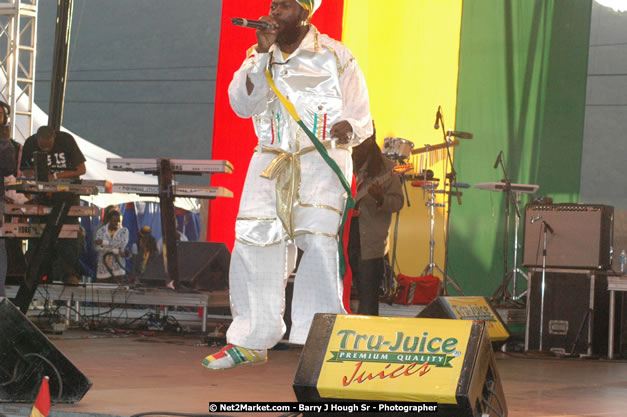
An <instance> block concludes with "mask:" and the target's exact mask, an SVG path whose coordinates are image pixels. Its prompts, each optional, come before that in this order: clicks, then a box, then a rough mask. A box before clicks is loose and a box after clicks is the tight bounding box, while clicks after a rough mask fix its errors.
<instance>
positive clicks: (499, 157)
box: [494, 151, 503, 169]
mask: <svg viewBox="0 0 627 417" xmlns="http://www.w3.org/2000/svg"><path fill="white" fill-rule="evenodd" d="M502 158H503V151H500V152H499V154H498V156H497V157H496V162H494V169H496V167H497V166H499V162H501V159H502Z"/></svg>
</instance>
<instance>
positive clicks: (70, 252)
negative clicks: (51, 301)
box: [21, 126, 86, 284]
mask: <svg viewBox="0 0 627 417" xmlns="http://www.w3.org/2000/svg"><path fill="white" fill-rule="evenodd" d="M35 152H44V153H45V154H46V158H47V162H48V178H47V180H51V181H54V180H56V179H66V180H78V179H79V178H80V176H81V175H83V174H84V173H85V171H86V168H85V156H84V155H83V153H82V152H81V150H80V149H79V147H78V145H77V144H76V141H75V140H74V137H73V136H72V135H70V134H69V133H66V132H60V131H57V132H55V131H54V129H52V128H51V127H49V126H42V127H40V128H39V129H38V130H37V133H36V134H35V135H33V136H31V137H29V138H28V139H26V142H24V148H23V150H22V159H21V168H22V170H23V172H24V175H25V176H27V177H32V178H34V176H35ZM40 180H41V179H40ZM39 200H40V202H41V203H42V204H51V203H52V201H50V200H48V199H46V198H41V197H40V198H39ZM73 204H74V205H78V204H79V199H78V197H77V198H76V201H75V202H73ZM77 222H78V219H77V218H68V219H67V220H66V222H65V223H77ZM81 250H82V246H81V239H59V241H58V242H57V244H56V245H55V247H54V250H53V251H54V253H52V254H51V257H50V259H51V260H52V266H51V271H50V272H51V275H52V277H51V278H52V280H54V281H63V282H65V283H69V284H77V283H78V276H79V272H78V271H79V263H78V258H79V256H80V253H81Z"/></svg>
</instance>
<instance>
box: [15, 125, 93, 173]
mask: <svg viewBox="0 0 627 417" xmlns="http://www.w3.org/2000/svg"><path fill="white" fill-rule="evenodd" d="M35 152H45V153H46V154H47V158H48V168H49V170H50V173H49V178H48V179H57V178H58V179H61V178H63V179H78V178H79V177H80V176H81V175H83V174H84V173H85V171H86V169H85V156H84V155H83V153H82V152H81V150H80V149H79V148H78V145H77V144H76V141H75V140H74V137H73V136H72V135H70V134H69V133H66V132H55V131H54V130H53V129H52V128H51V127H48V126H42V127H40V128H39V129H38V130H37V133H36V134H34V135H33V136H31V137H29V138H28V139H26V142H24V148H23V150H22V163H21V167H22V170H23V171H24V175H26V176H27V177H34V169H35Z"/></svg>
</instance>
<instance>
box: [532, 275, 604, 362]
mask: <svg viewBox="0 0 627 417" xmlns="http://www.w3.org/2000/svg"><path fill="white" fill-rule="evenodd" d="M541 310H542V272H541V271H540V270H535V271H532V274H531V280H530V283H529V310H528V317H527V325H528V328H527V329H526V333H527V338H526V343H525V348H526V350H534V351H545V352H549V351H552V352H555V353H564V354H571V353H572V354H583V355H587V354H593V355H599V356H604V355H606V354H607V343H608V335H609V334H608V321H609V292H608V291H607V277H606V276H605V275H596V276H593V275H590V274H588V273H586V272H583V271H581V272H579V271H574V272H573V271H570V272H564V271H551V270H548V271H547V272H546V277H545V286H544V317H543V319H542V320H541ZM540 323H542V326H541V325H540ZM540 335H542V346H540Z"/></svg>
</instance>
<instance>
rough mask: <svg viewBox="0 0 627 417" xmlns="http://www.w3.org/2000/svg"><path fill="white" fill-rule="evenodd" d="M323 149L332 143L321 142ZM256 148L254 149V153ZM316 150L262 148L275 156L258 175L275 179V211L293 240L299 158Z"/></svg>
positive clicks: (311, 147) (298, 183)
mask: <svg viewBox="0 0 627 417" xmlns="http://www.w3.org/2000/svg"><path fill="white" fill-rule="evenodd" d="M323 144H324V147H325V148H331V147H332V146H333V145H332V142H331V141H328V142H323ZM336 148H338V149H344V150H347V151H350V147H348V146H345V145H336ZM257 150H258V148H257V149H256V151H257ZM315 150H316V148H315V147H313V146H309V147H306V148H303V149H300V150H299V151H297V152H287V151H285V150H283V149H279V148H271V147H268V146H262V147H261V152H264V153H274V154H277V156H276V157H275V158H274V159H273V160H272V162H270V164H269V165H268V166H267V167H266V169H264V170H263V172H262V173H261V174H260V175H261V176H262V177H263V178H267V179H269V180H272V179H275V178H276V211H277V216H278V217H279V219H280V220H281V223H282V224H283V229H284V230H285V232H286V233H287V235H288V236H289V238H290V239H293V238H294V205H295V202H296V201H297V195H296V194H297V192H298V189H299V188H300V182H301V176H300V156H301V155H303V154H306V153H309V152H311V151H315Z"/></svg>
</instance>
